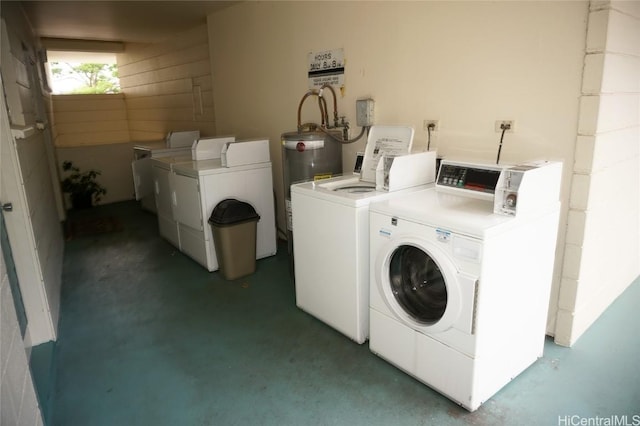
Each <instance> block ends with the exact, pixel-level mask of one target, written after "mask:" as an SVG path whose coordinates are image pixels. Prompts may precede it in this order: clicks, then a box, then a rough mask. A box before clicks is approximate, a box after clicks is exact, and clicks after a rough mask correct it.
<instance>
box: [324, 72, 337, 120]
mask: <svg viewBox="0 0 640 426" xmlns="http://www.w3.org/2000/svg"><path fill="white" fill-rule="evenodd" d="M324 89H329V90H330V91H331V94H332V95H333V127H338V100H337V99H338V98H337V97H336V91H335V89H334V88H333V86H331V85H330V84H329V83H325V84H323V85H322V86H321V87H320V96H321V97H322V90H324ZM323 99H324V98H323ZM325 107H326V104H325ZM328 123H329V117H328V116H327V125H328Z"/></svg>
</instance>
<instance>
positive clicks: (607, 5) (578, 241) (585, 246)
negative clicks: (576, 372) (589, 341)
mask: <svg viewBox="0 0 640 426" xmlns="http://www.w3.org/2000/svg"><path fill="white" fill-rule="evenodd" d="M586 51H587V54H586V56H585V68H584V78H583V82H582V96H581V99H580V118H579V127H578V137H577V142H576V161H575V165H574V170H573V183H572V192H571V199H570V211H569V217H568V223H569V226H568V230H567V237H566V241H567V246H566V256H565V261H564V268H563V273H562V286H561V288H560V295H559V296H560V297H559V302H558V314H557V315H558V316H557V327H556V329H555V340H556V342H558V343H560V344H563V345H567V346H570V345H572V344H573V343H574V342H575V341H576V340H577V339H578V338H579V337H580V336H581V335H582V333H584V331H585V330H586V329H587V328H588V327H589V326H590V325H591V324H592V323H593V322H594V321H595V320H596V319H597V318H598V317H599V316H600V314H601V313H602V312H603V311H604V310H605V309H606V308H607V306H609V304H611V302H612V301H613V300H615V299H616V297H618V296H619V295H620V294H621V293H622V292H623V291H624V290H625V289H626V288H627V287H628V285H629V284H630V283H631V282H632V281H633V280H634V278H636V277H637V276H638V275H639V274H640V2H637V1H636V2H629V1H614V2H608V1H606V2H594V3H593V4H592V5H591V10H590V14H589V31H588V35H587V46H586Z"/></svg>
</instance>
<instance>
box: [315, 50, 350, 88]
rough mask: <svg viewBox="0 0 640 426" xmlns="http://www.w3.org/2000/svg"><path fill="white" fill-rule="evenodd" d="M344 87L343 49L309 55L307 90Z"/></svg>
mask: <svg viewBox="0 0 640 426" xmlns="http://www.w3.org/2000/svg"><path fill="white" fill-rule="evenodd" d="M323 84H330V85H332V86H336V87H342V86H344V49H335V50H325V51H322V52H311V53H309V88H311V89H313V88H314V87H320V86H322V85H323Z"/></svg>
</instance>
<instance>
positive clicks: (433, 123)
mask: <svg viewBox="0 0 640 426" xmlns="http://www.w3.org/2000/svg"><path fill="white" fill-rule="evenodd" d="M422 127H423V128H424V131H425V132H427V131H429V128H431V131H432V132H437V131H438V130H440V120H424V121H423V122H422Z"/></svg>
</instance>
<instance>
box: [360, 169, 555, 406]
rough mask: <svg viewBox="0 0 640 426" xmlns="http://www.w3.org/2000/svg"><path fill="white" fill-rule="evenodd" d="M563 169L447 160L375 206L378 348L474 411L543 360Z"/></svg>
mask: <svg viewBox="0 0 640 426" xmlns="http://www.w3.org/2000/svg"><path fill="white" fill-rule="evenodd" d="M561 171H562V164H561V163H534V164H528V165H523V166H513V167H508V166H495V165H478V164H462V163H455V162H450V161H443V162H442V164H441V166H440V171H439V174H438V179H437V183H436V186H435V187H434V188H431V189H426V190H423V191H420V192H417V193H412V194H410V195H405V196H400V197H393V198H392V199H390V200H387V201H383V202H380V203H372V204H371V205H370V206H369V209H370V231H371V241H370V243H371V251H370V256H371V258H370V262H371V287H370V290H371V298H370V306H371V310H370V314H371V324H370V332H371V335H370V340H369V342H370V349H371V351H372V352H374V353H376V354H377V355H379V356H380V357H382V358H384V359H386V360H387V361H389V362H390V363H392V364H394V365H395V366H397V367H399V368H400V369H402V370H404V371H405V372H407V373H409V374H410V375H412V376H414V377H416V378H417V379H419V380H421V381H422V382H423V383H425V384H427V385H428V386H430V387H432V388H433V389H435V390H437V391H439V392H440V393H442V394H444V395H446V396H447V397H449V398H450V399H452V400H453V401H455V402H457V403H458V404H460V405H462V406H463V407H465V408H466V409H468V410H470V411H473V410H475V409H477V408H478V407H479V406H480V405H481V404H482V403H483V402H484V401H486V400H487V399H488V398H490V397H491V396H493V395H494V394H495V393H496V392H497V391H498V390H499V389H501V388H502V387H503V386H504V385H505V384H506V383H508V382H509V381H510V380H511V379H513V378H514V377H515V376H517V375H518V374H519V373H520V372H522V371H523V370H524V369H526V368H527V367H528V366H529V365H531V364H532V363H533V362H534V361H536V359H537V358H538V357H540V356H542V351H543V345H544V337H545V326H546V319H547V309H548V302H549V293H550V286H551V281H552V275H553V266H554V259H555V249H556V237H557V232H558V220H559V206H560V203H559V201H558V200H559V191H560V180H561Z"/></svg>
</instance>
